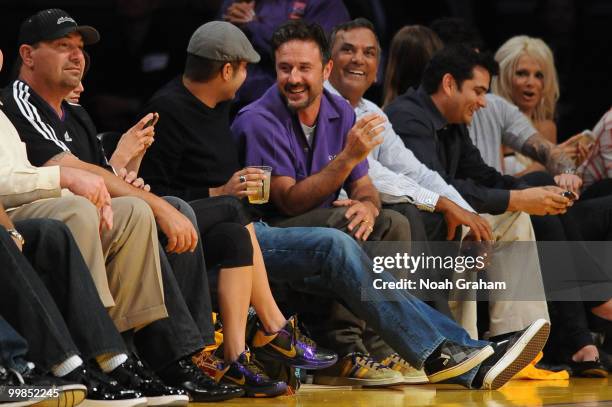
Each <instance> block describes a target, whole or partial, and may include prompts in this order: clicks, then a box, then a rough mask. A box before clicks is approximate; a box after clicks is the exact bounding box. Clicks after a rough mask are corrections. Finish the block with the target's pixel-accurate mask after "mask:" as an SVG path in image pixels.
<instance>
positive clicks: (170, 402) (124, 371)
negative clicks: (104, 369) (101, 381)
mask: <svg viewBox="0 0 612 407" xmlns="http://www.w3.org/2000/svg"><path fill="white" fill-rule="evenodd" d="M108 375H109V376H110V377H112V378H113V379H115V380H117V381H118V382H119V383H121V384H122V385H123V386H125V387H127V388H130V389H135V390H138V391H140V392H141V393H142V394H143V395H144V396H145V397H146V398H147V404H148V405H149V406H162V405H163V406H184V405H186V404H187V403H189V395H188V394H187V391H186V390H183V389H178V388H175V387H170V386H166V385H165V384H164V383H163V382H162V381H161V380H160V378H159V377H157V375H156V374H155V373H153V372H152V371H151V370H150V369H147V368H146V367H145V366H144V364H143V363H142V361H140V360H138V359H136V358H129V359H128V360H126V361H125V362H124V363H122V364H121V365H119V366H118V367H116V368H115V369H114V370H113V371H112V372H110V373H108Z"/></svg>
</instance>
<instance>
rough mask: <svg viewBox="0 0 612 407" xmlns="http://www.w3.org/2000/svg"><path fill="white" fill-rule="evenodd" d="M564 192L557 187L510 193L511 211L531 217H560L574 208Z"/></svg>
mask: <svg viewBox="0 0 612 407" xmlns="http://www.w3.org/2000/svg"><path fill="white" fill-rule="evenodd" d="M563 192H564V190H563V189H561V188H559V187H556V186H546V187H535V188H528V189H523V190H514V191H510V204H509V205H508V210H509V211H523V212H527V213H528V214H530V215H540V216H544V215H558V214H563V213H565V212H566V211H567V208H568V207H570V206H572V201H571V200H570V199H568V198H565V197H564V196H563V195H562V194H563Z"/></svg>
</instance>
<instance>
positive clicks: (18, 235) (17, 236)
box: [6, 229, 25, 246]
mask: <svg viewBox="0 0 612 407" xmlns="http://www.w3.org/2000/svg"><path fill="white" fill-rule="evenodd" d="M6 231H7V232H8V234H9V235H11V236H12V237H14V238H15V239H17V240H19V243H21V245H22V246H23V245H24V244H25V239H24V238H23V236H21V233H19V232H17V230H16V229H7V230H6Z"/></svg>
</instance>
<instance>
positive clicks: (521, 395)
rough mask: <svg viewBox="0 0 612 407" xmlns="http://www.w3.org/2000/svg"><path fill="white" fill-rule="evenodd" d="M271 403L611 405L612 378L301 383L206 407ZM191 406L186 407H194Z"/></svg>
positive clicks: (289, 406) (327, 406)
mask: <svg viewBox="0 0 612 407" xmlns="http://www.w3.org/2000/svg"><path fill="white" fill-rule="evenodd" d="M211 405H218V406H232V407H234V406H258V407H259V406H262V407H263V406H271V407H369V406H384V407H400V406H401V407H412V406H443V407H477V406H478V407H479V406H486V407H498V406H499V407H501V406H555V407H558V406H572V407H593V406H605V407H612V379H571V380H559V381H535V380H529V381H526V380H512V381H510V383H508V384H507V385H506V386H504V387H502V388H501V389H500V390H497V391H478V390H462V389H460V388H459V387H457V386H452V385H423V386H397V387H393V388H385V389H350V388H341V389H338V388H333V387H324V386H313V385H304V386H302V388H301V389H300V391H299V392H298V394H297V395H296V396H291V397H288V396H285V397H277V398H274V399H245V398H242V399H234V400H229V401H225V402H223V403H214V404H212V403H206V404H204V403H201V404H199V405H198V407H204V406H211ZM194 406H195V404H191V405H190V407H194Z"/></svg>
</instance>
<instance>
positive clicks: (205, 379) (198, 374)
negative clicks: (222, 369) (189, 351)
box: [180, 359, 215, 385]
mask: <svg viewBox="0 0 612 407" xmlns="http://www.w3.org/2000/svg"><path fill="white" fill-rule="evenodd" d="M180 364H181V365H182V367H183V368H184V369H185V370H186V371H187V373H189V374H190V375H191V376H192V377H193V378H194V379H195V380H194V381H195V382H196V383H197V384H206V385H210V384H214V383H215V381H214V380H213V379H212V377H210V376H208V375H206V374H204V373H203V372H202V371H201V370H200V368H199V367H197V366H196V365H195V364H194V363H193V362H191V360H187V359H183V360H182V361H181V362H180Z"/></svg>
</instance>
